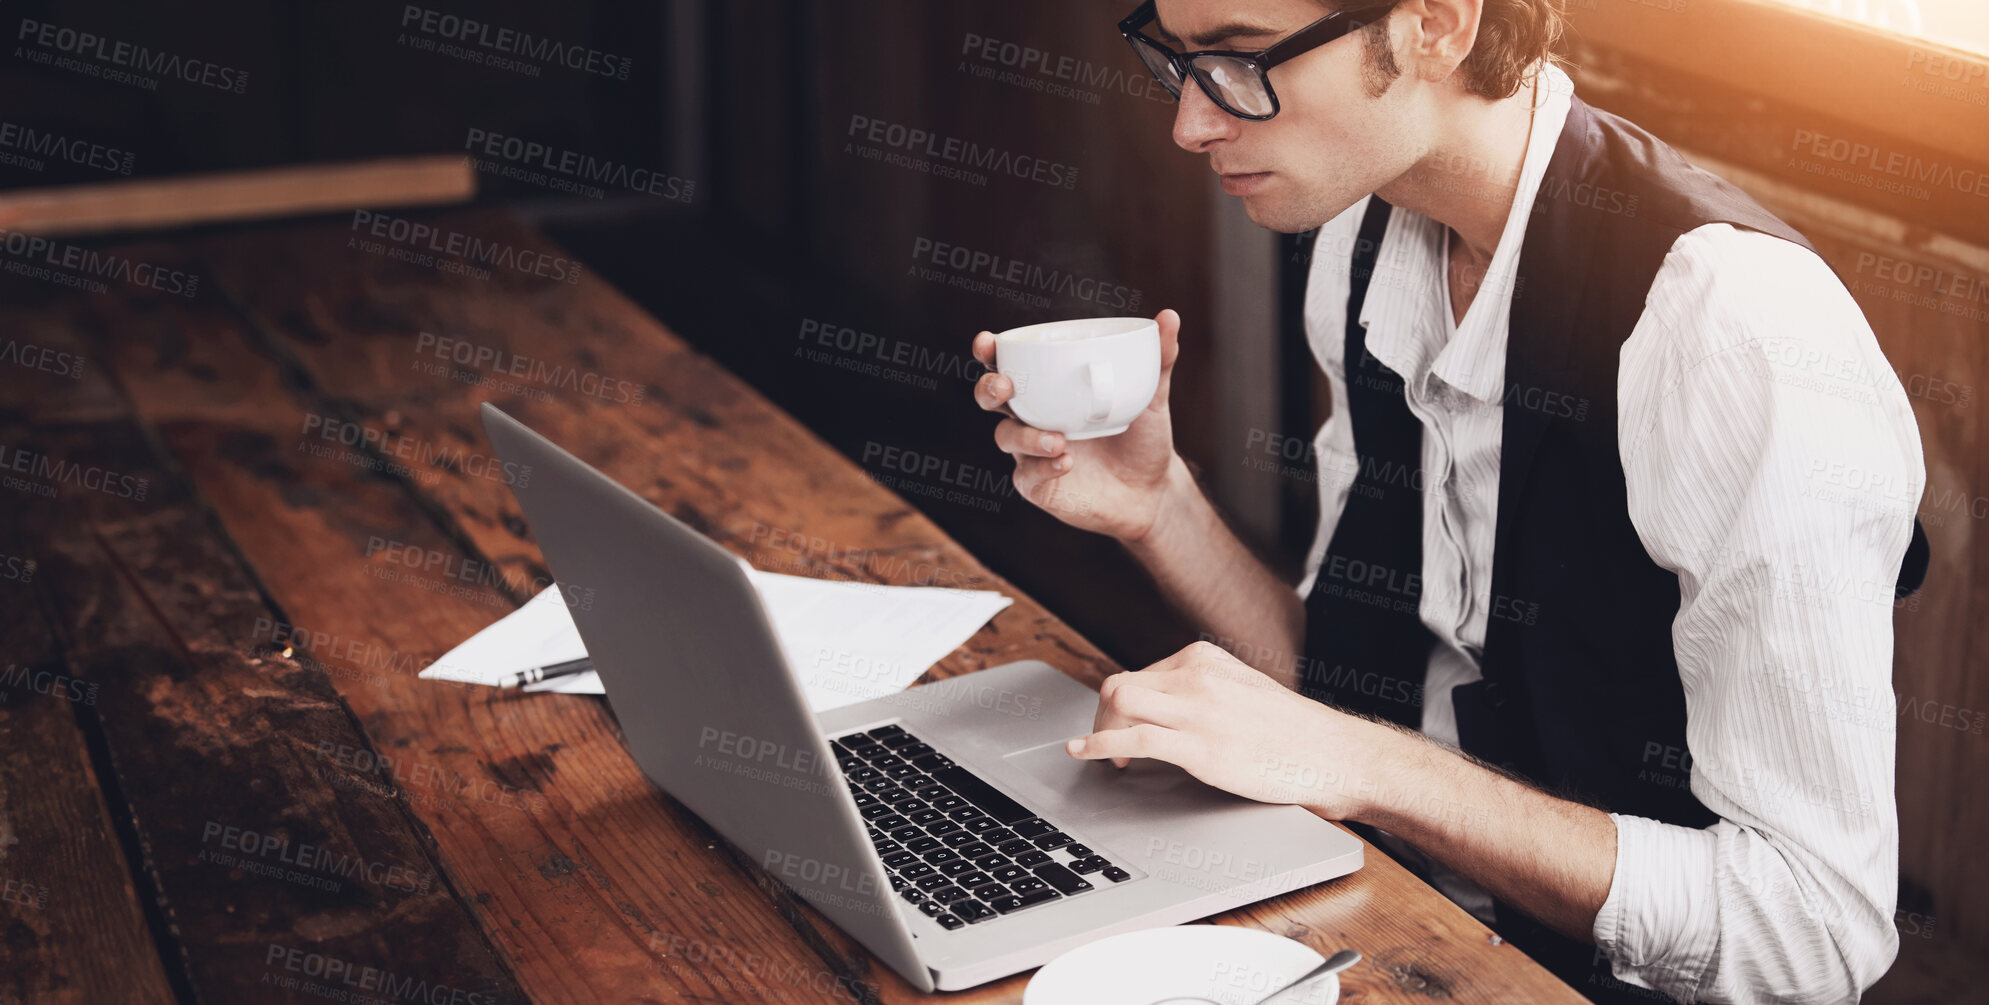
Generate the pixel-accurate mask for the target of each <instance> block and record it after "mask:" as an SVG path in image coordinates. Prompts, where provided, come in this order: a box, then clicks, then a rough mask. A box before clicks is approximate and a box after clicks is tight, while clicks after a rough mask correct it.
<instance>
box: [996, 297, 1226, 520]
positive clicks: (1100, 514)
mask: <svg viewBox="0 0 1989 1005" xmlns="http://www.w3.org/2000/svg"><path fill="white" fill-rule="evenodd" d="M1153 320H1154V322H1155V323H1156V324H1157V325H1159V326H1160V386H1159V387H1158V388H1157V389H1156V390H1155V391H1154V392H1153V400H1152V401H1149V402H1147V406H1146V409H1145V410H1144V411H1142V412H1141V413H1140V414H1139V417H1138V418H1135V419H1134V420H1133V423H1132V425H1131V426H1129V427H1128V428H1127V429H1126V431H1125V432H1123V433H1120V434H1118V435H1116V436H1101V437H1098V438H1097V439H1091V440H1075V441H1071V440H1066V439H1065V437H1064V435H1063V434H1062V433H1056V432H1050V431H1048V430H1043V429H1037V428H1035V427H1034V426H1029V425H1025V424H1024V423H1023V422H1022V420H1020V419H1018V418H1016V417H1015V413H1014V412H1012V411H1010V410H1009V407H1008V400H1009V399H1010V398H1012V397H1014V395H1015V382H1014V381H1012V380H1010V379H1009V378H1007V377H1006V376H1003V375H1002V374H999V373H988V374H983V375H982V376H981V379H980V380H979V381H978V382H977V383H975V385H974V400H975V401H976V402H978V403H979V404H980V406H981V407H982V408H983V409H986V410H987V411H990V412H1000V413H1002V414H1003V415H1005V416H1007V418H1004V419H1002V420H1001V423H1000V424H999V425H997V426H995V445H996V446H998V447H1000V448H1001V449H1002V450H1003V451H1005V452H1006V453H1009V454H1011V455H1013V456H1014V457H1015V476H1014V481H1015V488H1016V490H1017V491H1018V492H1021V493H1022V497H1023V498H1025V499H1027V500H1029V501H1030V502H1032V503H1035V504H1036V505H1037V506H1038V507H1040V508H1041V509H1042V510H1043V511H1044V512H1046V513H1049V514H1050V515H1051V516H1054V517H1056V518H1057V519H1059V520H1062V521H1063V522H1065V523H1067V524H1070V525H1071V526H1073V527H1076V528H1078V529H1080V530H1088V531H1094V532H1096V533H1099V534H1106V535H1110V536H1111V537H1114V538H1117V539H1119V540H1120V541H1124V542H1126V543H1128V544H1132V543H1136V542H1139V541H1142V540H1144V539H1145V538H1146V536H1147V535H1148V534H1151V533H1152V532H1153V528H1154V524H1155V523H1156V521H1158V519H1159V518H1160V514H1161V511H1162V507H1163V504H1164V503H1165V502H1166V496H1167V492H1168V491H1169V490H1170V488H1171V487H1173V486H1174V485H1178V484H1179V482H1178V481H1175V480H1174V478H1173V476H1175V475H1177V472H1175V471H1173V470H1172V469H1173V468H1175V467H1176V466H1180V467H1181V468H1182V472H1180V474H1185V471H1186V466H1185V465H1183V464H1182V463H1181V461H1180V459H1179V458H1178V457H1176V456H1175V453H1174V424H1173V419H1172V417H1171V416H1170V415H1169V414H1168V411H1167V391H1168V386H1169V385H1170V384H1171V383H1172V381H1173V376H1174V360H1175V358H1176V357H1177V356H1179V355H1180V352H1181V344H1180V340H1179V335H1180V331H1181V316H1180V315H1179V314H1176V313H1175V312H1174V311H1173V310H1172V309H1171V308H1170V309H1168V310H1163V311H1161V312H1160V313H1159V314H1157V315H1155V316H1154V319H1153ZM974 358H975V359H977V360H980V361H981V363H982V364H983V365H984V366H987V367H989V368H993V367H994V366H995V336H994V333H993V332H985V331H984V332H981V333H980V334H978V335H975V336H974Z"/></svg>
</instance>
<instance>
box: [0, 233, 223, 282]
mask: <svg viewBox="0 0 1989 1005" xmlns="http://www.w3.org/2000/svg"><path fill="white" fill-rule="evenodd" d="M0 251H4V252H5V253H6V256H7V258H8V261H7V263H6V266H5V269H4V271H7V272H12V273H15V274H16V275H23V276H27V277H28V278H30V279H46V280H48V281H50V282H53V283H58V284H61V285H64V286H77V287H81V288H84V289H87V290H89V291H90V292H92V293H105V292H108V291H109V290H110V287H108V286H105V285H104V284H103V283H100V282H93V281H92V280H93V279H115V280H117V281H119V282H123V283H130V284H131V285H133V286H142V287H145V288H147V289H153V290H159V291H160V292H162V293H171V294H174V295H176V296H182V297H188V298H191V297H193V296H194V295H196V294H198V293H199V292H200V277H199V276H196V275H191V274H189V273H185V272H181V271H180V270H178V269H162V268H160V267H158V266H156V265H153V264H151V263H149V262H140V261H137V260H135V259H130V258H125V257H123V256H121V255H110V254H105V253H103V252H101V251H96V250H94V249H91V248H85V247H83V246H82V245H79V244H70V243H69V242H67V241H57V240H54V239H52V238H47V237H36V236H35V235H33V234H24V233H22V232H20V231H18V230H0Z"/></svg>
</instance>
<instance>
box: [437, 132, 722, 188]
mask: <svg viewBox="0 0 1989 1005" xmlns="http://www.w3.org/2000/svg"><path fill="white" fill-rule="evenodd" d="M463 149H464V150H467V151H469V152H470V153H472V154H481V155H482V157H473V158H472V159H473V160H475V161H476V165H477V170H478V171H481V172H483V173H485V174H491V175H496V176H498V177H500V178H510V179H513V180H516V181H523V182H530V183H532V184H534V185H543V186H545V187H547V188H552V189H558V190H560V191H566V192H575V193H578V194H580V195H584V196H587V197H589V198H593V199H599V198H601V197H602V196H603V195H605V194H606V192H605V191H604V190H603V189H602V188H601V187H600V186H607V187H608V188H613V189H618V190H619V189H626V190H628V191H630V192H636V193H640V194H643V195H653V196H658V197H661V198H664V199H674V200H677V201H679V202H690V201H691V193H692V192H693V191H694V190H695V189H696V187H697V186H696V183H695V182H693V181H691V180H690V179H688V178H679V177H677V176H676V175H672V174H666V173H664V172H662V171H654V170H651V169H649V168H645V167H630V166H628V165H627V164H621V163H618V162H616V161H610V160H602V159H601V158H599V157H595V156H594V155H592V154H583V153H580V152H579V151H577V150H560V149H557V148H555V147H550V146H547V145H546V144H544V143H540V142H538V141H536V140H527V139H523V138H521V137H517V136H506V135H504V134H502V133H494V132H491V131H490V130H488V129H477V128H474V127H472V128H471V129H470V131H469V133H468V134H467V135H466V136H464V138H463ZM484 158H495V160H485V159H484ZM499 161H508V162H509V164H504V163H499ZM512 165H516V166H515V167H514V166H512ZM531 168H538V169H540V170H543V171H545V172H547V173H548V174H557V175H565V176H566V177H565V178H549V177H547V175H546V174H539V173H538V172H536V171H532V170H529V169H531ZM569 179H577V180H569ZM582 182H595V183H598V184H596V185H587V184H582Z"/></svg>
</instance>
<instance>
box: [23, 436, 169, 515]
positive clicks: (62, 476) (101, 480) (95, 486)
mask: <svg viewBox="0 0 1989 1005" xmlns="http://www.w3.org/2000/svg"><path fill="white" fill-rule="evenodd" d="M0 472H15V473H18V474H22V475H26V476H27V478H28V479H39V480H40V481H39V482H36V481H28V480H26V479H21V478H15V477H14V476H13V475H11V474H10V475H6V476H5V481H4V484H5V485H6V487H8V488H11V489H19V490H21V491H24V492H28V493H31V494H33V495H40V496H45V497H47V498H50V499H53V498H55V496H56V494H57V490H56V488H55V485H53V484H50V483H53V482H59V483H63V484H67V485H73V486H75V487H77V488H84V489H89V490H90V491H92V492H102V493H104V494H105V495H110V496H116V497H117V498H119V499H130V500H132V501H133V502H144V501H145V493H146V492H148V491H150V490H151V487H152V483H151V482H150V481H148V480H146V479H144V478H134V477H132V476H130V475H126V474H119V473H118V472H116V471H112V470H110V469H108V468H100V467H97V466H96V465H94V464H77V463H76V462H74V461H60V460H56V459H55V458H53V457H50V456H48V455H47V454H38V453H35V452H34V451H32V450H22V449H21V448H19V447H10V446H8V445H7V444H5V443H0Z"/></svg>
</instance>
